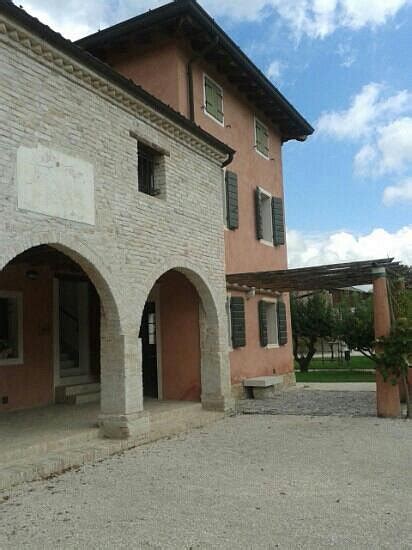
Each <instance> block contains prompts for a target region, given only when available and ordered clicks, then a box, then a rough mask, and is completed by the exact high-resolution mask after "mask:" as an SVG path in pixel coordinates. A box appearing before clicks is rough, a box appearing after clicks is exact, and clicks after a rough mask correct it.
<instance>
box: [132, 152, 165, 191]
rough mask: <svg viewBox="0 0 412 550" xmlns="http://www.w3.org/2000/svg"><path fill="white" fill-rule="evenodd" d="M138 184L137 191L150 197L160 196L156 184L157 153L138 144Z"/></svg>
mask: <svg viewBox="0 0 412 550" xmlns="http://www.w3.org/2000/svg"><path fill="white" fill-rule="evenodd" d="M137 153H138V161H137V162H138V164H137V171H138V182H139V191H140V192H141V193H145V194H146V195H151V196H152V197H154V196H156V195H159V194H160V189H159V187H158V185H157V184H158V182H157V181H156V164H157V162H158V160H159V156H160V155H159V153H157V151H154V150H153V149H150V147H147V145H143V143H140V142H138V144H137Z"/></svg>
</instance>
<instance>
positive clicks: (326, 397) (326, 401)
mask: <svg viewBox="0 0 412 550" xmlns="http://www.w3.org/2000/svg"><path fill="white" fill-rule="evenodd" d="M238 410H239V411H240V412H244V413H252V414H297V415H302V414H303V415H311V416H376V394H375V393H374V392H348V391H341V392H340V391H322V390H311V389H309V390H306V389H299V390H290V391H287V392H279V394H278V395H277V396H276V397H275V398H273V399H265V400H264V401H260V400H257V399H250V400H248V401H240V403H239V405H238Z"/></svg>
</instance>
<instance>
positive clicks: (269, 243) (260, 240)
mask: <svg viewBox="0 0 412 550" xmlns="http://www.w3.org/2000/svg"><path fill="white" fill-rule="evenodd" d="M259 242H260V243H262V244H264V245H266V246H271V247H272V248H273V247H274V246H275V245H274V244H273V242H270V241H266V240H265V239H259Z"/></svg>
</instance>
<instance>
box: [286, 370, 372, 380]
mask: <svg viewBox="0 0 412 550" xmlns="http://www.w3.org/2000/svg"><path fill="white" fill-rule="evenodd" d="M296 381H297V382H375V373H374V372H361V371H356V370H343V369H342V370H339V371H337V370H334V371H332V370H329V371H328V370H318V371H314V372H299V371H296Z"/></svg>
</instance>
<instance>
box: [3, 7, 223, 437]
mask: <svg viewBox="0 0 412 550" xmlns="http://www.w3.org/2000/svg"><path fill="white" fill-rule="evenodd" d="M59 59H60V62H59ZM69 62H70V60H68V59H67V58H65V56H64V55H61V56H59V52H56V50H53V48H51V47H49V46H48V45H47V44H45V43H44V42H43V41H41V40H39V39H38V38H36V37H34V36H30V35H28V33H27V31H24V32H23V31H19V29H18V28H17V29H16V26H15V24H14V23H13V22H10V21H7V20H5V19H4V20H2V16H1V14H0V74H1V75H2V78H1V80H0V269H1V268H3V267H4V266H5V265H6V264H7V262H9V261H10V260H11V259H13V257H15V256H16V255H17V254H19V253H21V252H23V251H24V250H26V249H28V248H30V247H32V246H36V245H38V244H50V245H51V246H55V247H56V248H58V249H59V250H61V251H62V252H64V253H66V254H67V255H69V256H70V257H71V258H73V259H74V260H76V261H77V262H78V263H79V264H80V265H81V267H82V268H83V269H84V270H85V271H86V273H87V274H88V275H89V277H90V278H91V280H92V282H93V283H94V285H95V286H96V288H97V290H98V292H99V294H100V297H101V299H102V310H103V313H102V421H103V424H104V423H105V422H106V424H107V426H108V428H107V433H108V434H109V435H115V436H117V435H118V434H120V435H127V434H128V430H129V425H130V420H131V419H132V418H134V419H136V420H139V422H138V423H137V424H139V425H140V426H142V425H143V424H144V422H143V424H142V422H141V418H142V410H143V402H142V390H141V372H140V370H141V366H140V354H139V350H138V338H137V334H138V323H139V320H140V318H141V314H142V310H143V307H144V303H145V301H146V299H147V296H148V293H149V292H150V289H151V288H152V286H153V284H154V283H155V281H156V280H157V279H158V278H159V277H160V276H161V275H162V274H163V273H165V272H166V271H168V270H170V269H179V270H181V271H182V272H183V273H184V274H185V275H186V276H187V277H188V278H189V279H190V280H191V282H192V283H193V284H194V286H195V287H196V289H197V291H198V293H199V295H200V298H201V301H202V305H203V310H204V312H205V317H206V320H207V323H206V330H205V331H203V332H204V337H203V338H202V400H203V403H204V406H205V407H206V408H213V407H214V408H216V407H220V408H225V407H226V406H227V403H228V398H229V395H230V381H229V369H228V360H227V349H226V348H227V344H226V343H227V334H226V331H227V322H226V311H225V300H226V290H225V272H224V242H223V231H222V219H223V212H222V190H221V177H222V176H221V163H222V162H223V160H225V155H224V153H222V152H221V151H218V150H216V149H213V148H212V147H211V146H206V145H205V144H202V143H200V142H199V139H198V138H196V137H194V136H190V135H188V131H187V130H185V131H183V130H181V129H178V128H176V127H175V125H174V123H173V122H171V121H170V120H162V119H161V117H159V115H158V114H156V113H155V114H153V112H151V111H150V109H146V108H144V105H143V106H142V105H138V106H137V107H136V101H135V100H134V99H130V98H129V100H128V101H126V100H127V99H128V98H127V97H126V98H125V94H123V95H122V94H119V97H121V98H122V101H120V100H119V101H117V99H116V97H117V96H116V94H114V96H113V94H112V97H111V98H110V97H109V96H107V94H106V95H105V93H106V88H107V83H106V88H105V87H104V82H103V83H102V82H101V80H102V79H101V77H100V76H98V75H97V76H96V75H93V74H89V73H90V71H88V69H87V68H84V67H83V68H80V69H79V67H78V65H76V64H74V69H73V70H69V69H68V65H69V64H70V63H69ZM80 74H81V78H80V76H77V75H80ZM96 82H98V84H96ZM133 102H134V103H133ZM131 132H132V134H133V136H134V137H131V135H130V133H131ZM135 136H137V137H139V138H142V139H144V140H145V141H146V142H150V143H153V144H156V145H157V146H158V147H159V148H160V149H161V150H163V151H164V152H166V155H165V156H164V170H165V181H166V184H165V186H163V187H164V188H163V189H162V195H161V197H151V196H148V195H145V194H142V193H139V192H138V189H137V141H136V137H135ZM22 151H23V152H26V153H27V151H29V156H28V157H27V154H23V155H22V154H21V153H22ZM38 151H41V152H42V155H41V159H42V160H41V162H43V163H44V164H45V165H46V166H42V171H41V172H40V176H39V175H38V176H37V180H36V175H34V176H33V178H34V180H36V181H34V180H33V181H34V184H35V185H36V186H37V188H38V189H39V186H41V185H46V190H45V192H47V191H49V190H50V189H55V192H54V193H52V194H50V196H49V201H50V202H51V203H53V205H52V206H53V212H54V213H55V215H54V216H50V215H47V214H44V213H41V209H39V207H38V204H37V203H36V204H34V203H35V201H32V202H33V210H36V211H30V204H31V203H30V198H29V201H28V202H27V200H25V201H23V202H21V201H20V198H21V197H20V196H19V189H18V184H19V185H21V181H20V179H19V181H17V179H18V178H17V176H18V174H22V173H23V174H25V173H26V172H27V171H26V170H25V168H27V170H28V169H29V167H28V166H27V165H25V164H24V163H25V162H26V163H27V162H28V161H27V158H29V159H30V158H31V159H33V158H34V159H37V161H36V162H38V159H39V156H38V155H37V152H38ZM47 152H49V153H50V154H48V153H47ZM20 157H21V158H20ZM18 158H19V160H18ZM22 159H23V160H22ZM56 159H57V160H56ZM59 159H60V160H59ZM61 159H63V160H61ZM65 159H66V160H65ZM67 159H69V160H67ZM76 161H78V162H76ZM33 162H34V161H33ZM65 162H66V166H62V165H61V163H63V164H64V163H65ZM22 163H23V164H22ZM48 163H49V164H48ZM79 166H80V168H79ZM84 166H89V167H91V176H92V181H93V187H94V192H93V197H92V199H93V202H94V213H95V220H94V224H92V222H93V220H92V219H91V218H90V216H89V215H88V216H86V217H84V216H83V217H81V216H80V217H79V216H77V214H76V208H77V209H79V208H80V209H81V205H80V206H79V204H77V205H76V202H75V201H74V203H73V205H72V207H73V208H72V209H73V215H71V214H70V215H67V208H66V209H62V205H61V202H62V201H61V197H59V184H61V183H62V182H63V183H64V182H66V184H67V181H69V183H70V182H74V181H77V182H78V179H79V178H80V179H81V178H83V177H86V176H85V175H84V174H85V172H84V170H83V171H82V168H81V167H84ZM30 170H33V166H31V167H30ZM62 170H66V172H65V173H64V174H63V172H62ZM76 170H77V171H76ZM68 171H69V172H70V174H72V175H73V174H74V176H73V177H72V179H70V177H69V176H70V174H69V176H67V173H68ZM35 173H36V172H35ZM45 173H46V174H49V176H45V175H44V174H45ZM66 176H67V177H69V179H67V177H66ZM19 178H20V176H19ZM76 178H77V179H76ZM88 178H89V179H88V180H87V184H88V185H89V184H90V172H88ZM82 181H83V180H82ZM25 185H30V181H29V182H28V183H27V182H25ZM53 185H54V187H53ZM77 189H78V188H77V187H74V188H73V193H72V196H73V194H76V192H77ZM63 191H64V189H62V192H63ZM88 197H89V199H90V195H88ZM59 201H60V204H59ZM43 202H44V201H43ZM55 203H56V204H55ZM19 204H20V205H21V204H23V205H24V207H25V210H22V209H21V208H19ZM49 206H50V205H48V204H47V201H46V204H45V206H44V208H46V209H47V208H49ZM59 212H62V214H64V216H65V217H66V218H68V217H70V219H64V218H63V216H62V217H61V218H60V217H56V216H57V215H58V214H59ZM77 219H81V220H84V219H85V220H87V223H83V222H80V221H73V220H77ZM0 368H1V367H0ZM110 426H111V427H113V426H114V429H113V430H112V429H111V427H110Z"/></svg>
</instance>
